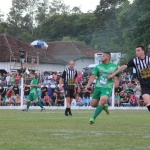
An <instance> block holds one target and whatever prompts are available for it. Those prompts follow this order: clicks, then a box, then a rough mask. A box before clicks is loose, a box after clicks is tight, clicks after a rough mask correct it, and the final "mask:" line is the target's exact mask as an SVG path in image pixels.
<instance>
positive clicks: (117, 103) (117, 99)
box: [115, 92, 121, 107]
mask: <svg viewBox="0 0 150 150" xmlns="http://www.w3.org/2000/svg"><path fill="white" fill-rule="evenodd" d="M120 102H121V99H120V95H119V93H117V92H116V93H115V106H118V107H120Z"/></svg>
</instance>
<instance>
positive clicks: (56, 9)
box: [49, 0, 70, 16]
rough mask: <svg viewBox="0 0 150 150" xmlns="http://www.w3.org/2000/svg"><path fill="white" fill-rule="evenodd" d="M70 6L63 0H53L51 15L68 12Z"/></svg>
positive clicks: (50, 7) (50, 8) (50, 9)
mask: <svg viewBox="0 0 150 150" xmlns="http://www.w3.org/2000/svg"><path fill="white" fill-rule="evenodd" d="M69 11H70V6H68V5H65V4H64V1H63V0H52V2H51V3H50V6H49V15H50V16H52V15H54V14H62V13H68V12H69Z"/></svg>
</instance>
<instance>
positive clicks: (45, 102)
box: [44, 92, 52, 106]
mask: <svg viewBox="0 0 150 150" xmlns="http://www.w3.org/2000/svg"><path fill="white" fill-rule="evenodd" d="M44 104H45V105H46V106H52V104H51V98H50V97H49V95H48V92H46V93H45V96H44Z"/></svg>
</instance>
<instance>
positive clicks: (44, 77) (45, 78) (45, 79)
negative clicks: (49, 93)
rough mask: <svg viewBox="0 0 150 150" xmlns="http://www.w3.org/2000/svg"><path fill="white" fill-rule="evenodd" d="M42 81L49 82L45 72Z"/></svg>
mask: <svg viewBox="0 0 150 150" xmlns="http://www.w3.org/2000/svg"><path fill="white" fill-rule="evenodd" d="M43 81H44V82H43V84H48V82H49V81H48V75H47V74H46V73H45V74H44V76H43Z"/></svg>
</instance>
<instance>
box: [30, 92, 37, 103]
mask: <svg viewBox="0 0 150 150" xmlns="http://www.w3.org/2000/svg"><path fill="white" fill-rule="evenodd" d="M28 100H30V101H33V100H38V95H37V94H36V93H30V94H29V96H28Z"/></svg>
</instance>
